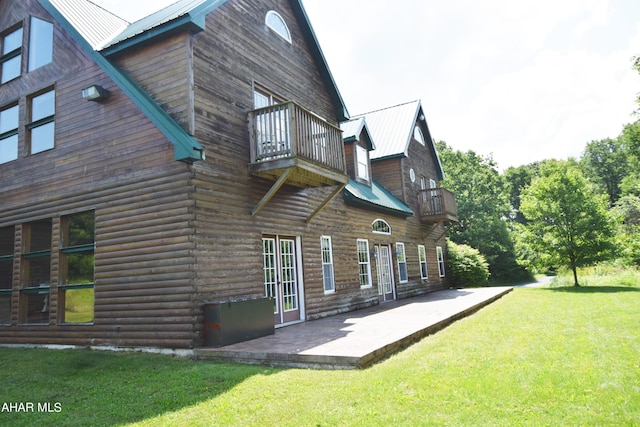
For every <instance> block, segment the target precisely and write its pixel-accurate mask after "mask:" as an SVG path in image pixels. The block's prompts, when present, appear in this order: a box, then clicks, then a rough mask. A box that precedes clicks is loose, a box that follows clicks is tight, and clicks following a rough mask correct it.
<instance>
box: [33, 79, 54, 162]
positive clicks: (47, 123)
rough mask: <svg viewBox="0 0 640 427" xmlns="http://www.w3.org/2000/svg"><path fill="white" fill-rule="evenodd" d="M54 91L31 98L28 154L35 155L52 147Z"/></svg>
mask: <svg viewBox="0 0 640 427" xmlns="http://www.w3.org/2000/svg"><path fill="white" fill-rule="evenodd" d="M55 101H56V91H55V90H53V89H52V90H49V91H47V92H44V93H41V94H39V95H36V96H34V97H32V98H31V102H30V105H31V123H29V124H28V125H27V130H28V132H29V142H30V149H29V154H36V153H40V152H42V151H46V150H50V149H52V148H53V147H54V133H55V112H56V102H55Z"/></svg>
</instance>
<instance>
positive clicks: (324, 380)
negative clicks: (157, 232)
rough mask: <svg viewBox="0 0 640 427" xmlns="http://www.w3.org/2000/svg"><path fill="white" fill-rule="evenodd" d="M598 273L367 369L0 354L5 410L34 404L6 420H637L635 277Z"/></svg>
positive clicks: (638, 294)
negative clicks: (44, 406)
mask: <svg viewBox="0 0 640 427" xmlns="http://www.w3.org/2000/svg"><path fill="white" fill-rule="evenodd" d="M599 277H600V279H598V275H597V274H596V275H593V277H592V278H591V279H589V280H586V277H585V280H584V281H583V283H585V284H587V286H583V287H581V288H572V287H551V288H543V289H529V288H526V289H516V290H514V291H513V292H511V293H510V294H508V295H506V296H505V297H503V298H501V299H500V300H498V301H497V302H495V303H493V304H492V305H490V306H488V307H486V308H484V309H482V310H480V311H479V312H477V313H475V314H474V315H472V316H471V317H468V318H466V319H463V320H461V321H458V322H456V323H454V324H453V325H451V326H449V327H448V328H447V329H445V330H443V331H441V332H439V333H437V334H435V335H433V336H431V337H428V338H425V339H423V340H422V341H420V342H419V343H417V344H415V345H413V346H411V347H410V348H408V349H406V350H404V351H402V352H401V353H398V354H396V355H394V356H392V357H391V358H389V359H387V360H385V361H383V362H381V363H379V364H377V365H375V366H373V367H372V368H369V369H366V370H362V371H310V370H301V369H270V368H264V367H251V366H241V365H223V364H216V363H210V362H194V361H189V360H179V359H174V358H170V357H167V356H160V355H148V354H119V353H109V352H99V351H84V350H82V351H47V350H24V349H0V364H1V365H2V371H1V372H2V373H1V374H0V377H1V380H2V387H1V389H0V405H1V404H3V403H6V402H35V403H36V406H35V409H36V411H35V412H33V413H31V412H28V413H6V412H2V413H0V425H2V426H13V425H25V426H31V425H56V426H57V425H65V426H67V425H79V426H88V425H120V424H127V423H138V425H145V426H156V425H160V426H167V425H174V426H200V425H201V426H211V425H233V426H248V425H255V426H271V425H278V426H286V425H291V426H349V425H356V426H377V425H381V426H389V425H391V426H416V425H428V426H431V425H456V426H457V425H469V426H479V425H480V426H482V425H486V426H496V425H504V426H512V425H534V426H537V425H541V426H557V425H566V426H589V425H593V426H634V425H640V280H638V279H639V278H638V276H637V274H636V275H635V276H633V278H632V279H631V282H632V283H629V280H627V279H624V280H623V279H619V280H618V279H610V278H606V277H605V276H599ZM625 277H626V276H625ZM37 402H51V403H52V408H54V406H53V403H55V402H59V403H60V405H61V412H59V413H55V412H53V413H42V412H41V413H38V412H37Z"/></svg>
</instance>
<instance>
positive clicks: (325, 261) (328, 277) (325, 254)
mask: <svg viewBox="0 0 640 427" xmlns="http://www.w3.org/2000/svg"><path fill="white" fill-rule="evenodd" d="M320 248H321V251H322V279H323V282H324V292H325V293H329V292H335V290H336V284H335V280H334V277H333V250H332V248H331V237H329V236H322V237H321V238H320Z"/></svg>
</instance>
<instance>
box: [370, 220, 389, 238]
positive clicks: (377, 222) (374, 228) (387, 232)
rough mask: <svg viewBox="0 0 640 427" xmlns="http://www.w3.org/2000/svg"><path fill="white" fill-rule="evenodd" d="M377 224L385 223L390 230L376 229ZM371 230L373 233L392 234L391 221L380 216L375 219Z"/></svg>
mask: <svg viewBox="0 0 640 427" xmlns="http://www.w3.org/2000/svg"><path fill="white" fill-rule="evenodd" d="M376 224H384V226H385V228H387V229H388V230H389V231H379V230H376ZM371 231H372V232H373V233H376V234H386V235H391V226H390V225H389V223H388V222H387V221H385V220H384V219H381V218H378V219H376V220H375V221H373V222H372V223H371Z"/></svg>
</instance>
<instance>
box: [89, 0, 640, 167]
mask: <svg viewBox="0 0 640 427" xmlns="http://www.w3.org/2000/svg"><path fill="white" fill-rule="evenodd" d="M94 2H95V3H96V4H99V5H100V6H102V7H104V8H105V9H107V10H110V11H112V12H114V13H115V14H116V15H119V16H121V17H123V18H124V19H127V20H129V21H133V20H136V19H139V18H141V17H143V16H145V15H146V14H148V13H151V12H153V11H155V10H157V9H159V8H161V7H163V6H166V5H168V4H171V3H173V2H174V0H147V1H143V0H137V1H134V2H132V1H131V0H94ZM303 4H304V6H305V8H306V10H307V14H308V15H309V18H310V20H311V24H312V26H313V28H314V30H315V32H316V35H317V37H318V39H319V41H320V45H321V47H322V50H323V52H324V54H325V57H326V58H327V61H328V63H329V67H330V69H331V71H332V73H333V75H334V78H335V80H336V83H337V85H338V88H339V90H340V92H341V93H342V96H343V98H344V100H345V103H346V105H347V108H348V109H349V112H350V113H351V114H352V115H355V114H359V113H364V112H368V111H372V110H376V109H379V108H383V107H387V106H392V105H397V104H400V103H403V102H407V101H412V100H415V99H420V100H421V101H422V106H423V108H424V110H425V114H426V117H427V122H428V124H429V127H430V130H431V134H432V137H433V138H434V139H436V140H443V141H446V142H447V143H448V144H449V145H451V146H452V147H453V148H455V149H459V150H473V151H475V152H476V153H478V154H481V155H485V156H488V155H492V156H493V158H494V159H495V160H496V162H497V163H498V166H499V167H500V169H506V168H507V167H509V166H517V165H521V164H526V163H530V162H533V161H537V160H542V159H547V158H558V159H565V158H567V157H569V156H574V157H575V156H580V154H581V152H582V150H583V149H584V146H585V145H586V143H587V142H589V141H592V140H597V139H603V138H606V137H616V136H618V134H619V133H620V131H621V130H622V127H623V126H624V125H625V124H627V123H630V122H632V121H635V120H636V119H637V118H638V117H636V116H632V112H633V111H634V110H635V109H636V108H637V106H636V104H635V103H634V100H635V97H636V95H637V94H639V93H640V75H638V74H637V73H636V72H634V71H633V70H632V69H631V58H632V56H634V55H640V1H637V0H536V1H526V0H519V1H512V0H484V1H482V2H478V1H476V0H451V1H446V2H443V1H435V0H395V1H392V0H303Z"/></svg>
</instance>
